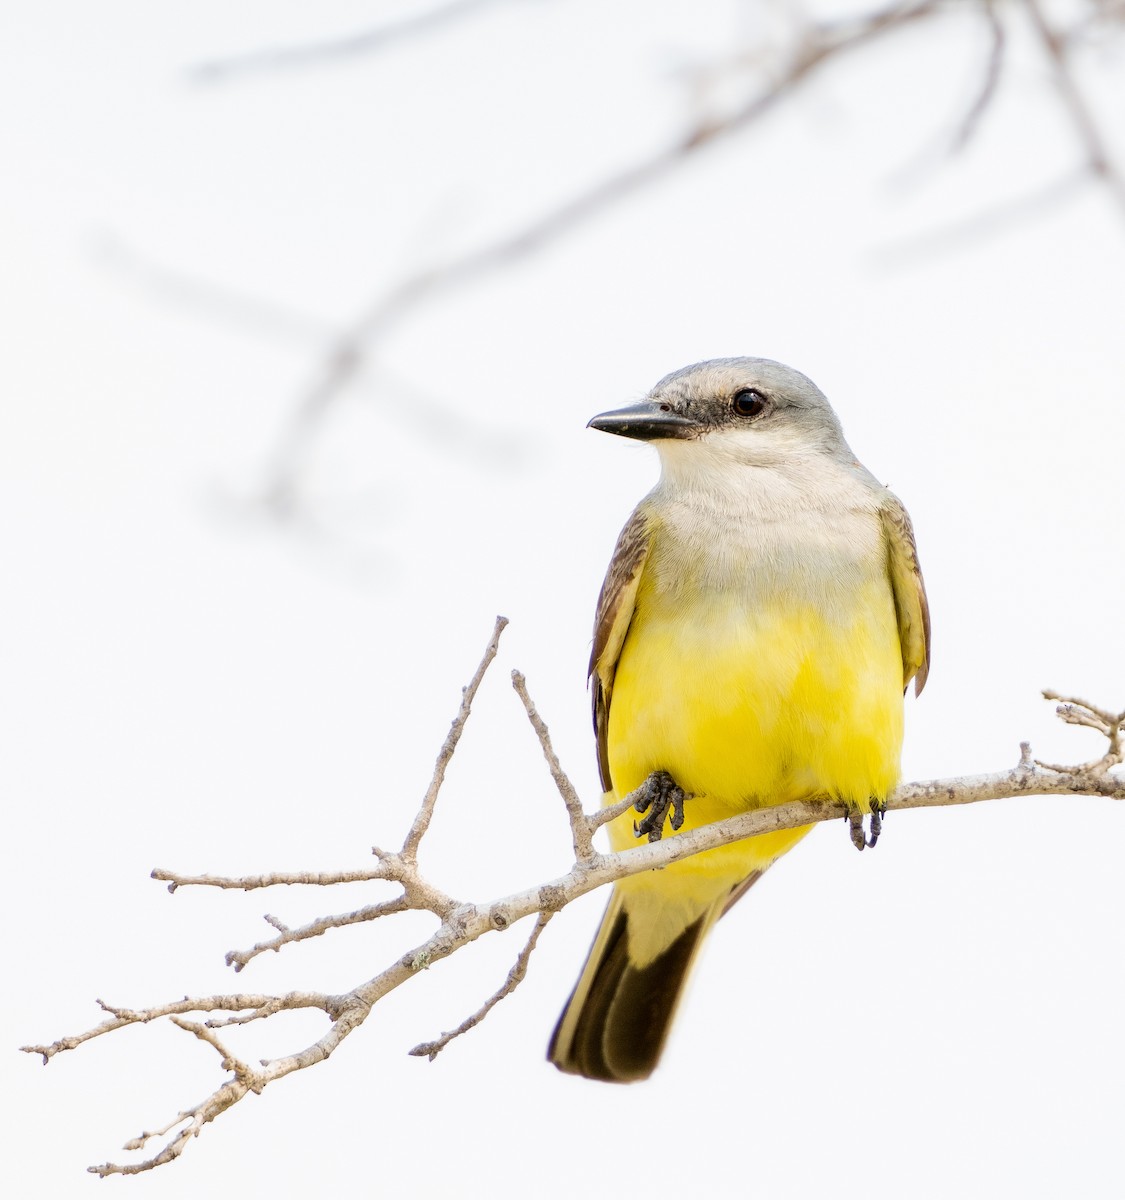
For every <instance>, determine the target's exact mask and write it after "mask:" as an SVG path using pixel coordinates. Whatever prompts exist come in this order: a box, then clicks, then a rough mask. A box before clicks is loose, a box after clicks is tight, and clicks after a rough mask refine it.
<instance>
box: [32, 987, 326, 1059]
mask: <svg viewBox="0 0 1125 1200" xmlns="http://www.w3.org/2000/svg"><path fill="white" fill-rule="evenodd" d="M98 1007H99V1008H100V1009H101V1010H102V1011H103V1012H107V1013H109V1014H110V1017H111V1019H110V1020H108V1021H103V1022H102V1024H101V1025H96V1026H95V1027H94V1028H93V1029H88V1030H86V1032H85V1033H80V1034H76V1035H74V1036H72V1037H63V1038H59V1039H58V1040H57V1041H54V1042H51V1043H50V1045H44V1046H21V1047H20V1049H21V1050H22V1051H23V1052H24V1053H25V1054H38V1055H40V1056H41V1057H42V1059H43V1065H44V1066H46V1065H47V1063H48V1062H49V1061H50V1060H51V1059H52V1058H54V1056H55V1055H56V1054H61V1053H62V1052H63V1051H64V1050H74V1049H77V1047H79V1046H81V1045H82V1043H83V1042H88V1041H90V1040H91V1039H92V1038H96V1037H101V1036H102V1034H105V1033H113V1032H114V1030H117V1029H124V1028H125V1027H126V1026H127V1025H147V1024H148V1023H149V1021H155V1020H157V1019H158V1018H160V1017H170V1016H174V1015H176V1014H180V1013H192V1012H240V1011H241V1010H243V1009H253V1010H255V1011H264V1010H266V1009H270V1010H272V1011H274V1012H280V1011H281V1010H282V1009H286V1010H296V1009H299V1008H319V1009H322V1010H323V1011H324V1012H326V1013H328V1014H329V1015H331V1013H332V1011H333V1005H332V1003H331V997H327V996H324V995H321V994H320V993H319V992H287V993H286V994H285V995H283V996H268V995H258V994H254V993H237V994H235V995H227V996H191V997H189V996H185V997H184V998H183V999H182V1000H173V1001H171V1002H170V1003H167V1004H158V1005H155V1006H154V1007H152V1008H141V1009H132V1008H117V1007H115V1006H114V1005H112V1004H106V1003H105V1001H103V1000H99V1001H98ZM247 1019H249V1018H247ZM228 1023H232V1022H226V1021H220V1022H216V1026H218V1025H221V1024H228Z"/></svg>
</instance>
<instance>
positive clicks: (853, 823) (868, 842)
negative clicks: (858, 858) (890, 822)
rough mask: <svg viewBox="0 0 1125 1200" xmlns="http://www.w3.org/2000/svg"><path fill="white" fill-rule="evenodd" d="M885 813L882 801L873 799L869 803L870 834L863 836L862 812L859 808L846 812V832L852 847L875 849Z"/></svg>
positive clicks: (881, 830)
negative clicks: (848, 833)
mask: <svg viewBox="0 0 1125 1200" xmlns="http://www.w3.org/2000/svg"><path fill="white" fill-rule="evenodd" d="M886 811H887V807H886V805H885V804H883V803H882V801H879V800H874V799H873V800H872V801H871V825H870V829H871V832H870V834H865V833H864V832H863V812H862V811H861V810H860V809H859V808H852V809H849V810H848V831H849V832H850V833H851V835H852V845H853V846H854V847H855V848H856V849H857V850H863V849H864V848H868V849H874V848H875V843H876V842H877V841H878V840H879V834H881V833H882V832H883V814H884V813H885V812H886Z"/></svg>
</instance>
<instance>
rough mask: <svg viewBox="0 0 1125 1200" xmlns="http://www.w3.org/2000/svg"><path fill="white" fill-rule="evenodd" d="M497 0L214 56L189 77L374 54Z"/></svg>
mask: <svg viewBox="0 0 1125 1200" xmlns="http://www.w3.org/2000/svg"><path fill="white" fill-rule="evenodd" d="M496 3H498V0H451V3H448V4H438V5H435V6H434V7H433V8H429V9H426V10H425V11H424V12H421V13H418V15H417V16H413V17H408V18H407V19H406V20H404V21H396V22H393V23H391V24H389V25H379V26H377V27H376V28H374V29H367V30H363V31H362V32H360V33H352V34H348V35H347V36H346V37H341V38H331V39H328V40H325V41H323V42H312V43H306V44H304V45H299V46H281V47H277V48H274V49H269V50H255V51H252V52H251V53H249V54H240V55H236V56H234V57H231V58H216V59H212V60H211V61H210V62H203V63H199V64H198V65H196V66H194V67H192V68H190V69H189V71H188V78H189V79H191V80H192V81H193V82H195V83H229V82H230V81H231V80H232V79H234V78H236V77H238V76H242V75H249V74H253V73H254V72H256V71H276V70H279V69H283V68H292V67H310V66H319V65H321V64H322V63H325V62H334V61H336V60H338V59H341V58H357V57H359V56H360V55H365V54H375V53H378V52H379V51H382V50H386V49H387V48H388V47H389V46H395V45H397V44H399V43H400V42H405V41H409V40H411V39H412V38H416V37H419V36H421V35H424V34H429V33H433V32H434V31H435V30H438V29H442V28H444V27H445V26H448V25H454V24H456V23H457V22H458V21H460V20H463V19H464V18H465V17H471V16H475V15H476V14H477V13H478V12H480V11H481V10H482V9H485V8H491V7H492V6H493V5H495V4H496Z"/></svg>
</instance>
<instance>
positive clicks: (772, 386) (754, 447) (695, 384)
mask: <svg viewBox="0 0 1125 1200" xmlns="http://www.w3.org/2000/svg"><path fill="white" fill-rule="evenodd" d="M590 425H591V426H592V427H593V428H594V429H601V430H604V431H605V432H606V433H616V434H620V435H622V436H624V437H631V438H638V439H640V440H642V441H650V442H653V443H655V445H656V448H657V449H658V450H659V451H660V452H661V457H662V458H663V459H665V461H666V462H667V461H668V460H669V458H676V459H679V458H680V457H681V456H684V457H691V458H695V457H697V456H701V455H703V456H706V457H709V458H710V457H721V458H722V459H724V460H726V461H731V462H736V463H741V464H745V465H748V466H771V465H774V464H777V463H780V462H784V461H786V460H791V459H794V458H798V457H800V458H804V457H807V456H809V455H811V454H828V455H832V456H841V455H842V454H847V455H849V456H850V454H851V452H850V451H849V450H848V448H847V444H846V443H845V441H844V435H843V431H842V430H841V428H840V422H839V420H838V419H837V417H836V414H835V413H834V412H833V411H832V407H831V405H830V404H829V403H828V401H827V400H826V399H825V396H824V393H823V392H822V391H821V390H820V389H819V388H818V387H817V386H816V384H815V383H813V381H812V380H811V379H809V378H807V377H806V376H804V375H802V374H801V373H800V372H799V371H794V370H793V368H792V367H786V366H784V365H783V364H781V363H778V362H773V361H771V360H770V359H768V358H713V359H711V360H710V361H709V362H701V363H695V364H693V365H692V366H690V367H683V368H681V369H680V370H679V371H673V372H672V373H671V375H665V376H664V378H663V379H662V380H661V381H660V382H659V383H658V384H657V385H656V386H655V387H654V388H653V389H652V391H651V392H649V394H648V396H647V397H646V398H645V399H644V400H642V401H641V402H640V403H639V404H634V405H631V406H630V407H628V408H622V409H617V410H615V411H613V412H607V413H601V414H600V415H598V416H596V417H594V419H593V420H592V421H591V422H590ZM696 447H698V448H696Z"/></svg>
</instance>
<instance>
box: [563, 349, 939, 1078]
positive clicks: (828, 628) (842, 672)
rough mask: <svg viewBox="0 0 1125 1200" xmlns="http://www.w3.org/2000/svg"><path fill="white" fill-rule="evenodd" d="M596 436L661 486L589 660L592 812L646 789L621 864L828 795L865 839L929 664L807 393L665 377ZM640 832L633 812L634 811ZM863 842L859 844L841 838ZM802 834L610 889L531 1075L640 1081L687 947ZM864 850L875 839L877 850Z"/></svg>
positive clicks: (683, 373)
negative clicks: (680, 837)
mask: <svg viewBox="0 0 1125 1200" xmlns="http://www.w3.org/2000/svg"><path fill="white" fill-rule="evenodd" d="M590 425H591V426H592V427H593V428H594V429H601V430H604V431H605V432H607V433H616V434H620V435H622V436H623V437H630V438H638V439H640V440H642V441H649V442H652V443H653V444H654V445H655V446H656V449H657V451H658V452H659V455H660V465H661V476H660V481H659V482H658V483H657V485H656V486H655V487H654V488H653V490H652V491H651V492H650V493H649V494H648V495H647V496H646V497H645V498H644V499H643V500H642V501H641V502H640V504H639V505H638V506H637V508H636V510H635V511H634V513H633V515H632V517H630V519H629V521H628V523H627V524H626V525H625V528H624V529H623V530H622V532H621V536H620V537H619V538H618V541H617V548H616V549H615V551H614V554H613V559H612V560H611V562H610V564H609V570H608V572H607V574H606V578H605V583H604V584H603V585H602V591H601V595H600V596H599V598H598V609H597V617H596V620H595V624H594V645H593V653H592V655H591V658H590V678H591V680H592V685H593V707H594V729H595V732H596V734H597V744H598V761H599V766H600V770H601V779H602V786H603V788H604V789H605V803H606V804H612V803H615V802H616V801H617V800H618V799H619V798H621V797H624V796H626V795H628V794H629V793H630V792H632V791H633V790H634V789H636V788H639V787H641V786H642V785H644V786H645V793H644V794H645V797H646V801H647V803H648V807H647V813H648V815H647V816H646V817H645V818H644V819H643V820H642V821H641V822H640V824H639V826H634V825H632V824H631V822H630V819H629V817H628V816H624V817H621V818H618V819H617V820H615V821H613V822H611V823H610V826H609V832H610V840H611V843H612V845H613V846H614V848H615V849H619V850H620V849H624V848H625V847H627V846H628V845H630V844H633V842H634V838H635V837H636V836H639V835H641V834H643V833H648V835H649V836H650V838H656V837H659V836H660V834H661V831H662V829H663V825H664V819H665V815H666V813H668V810H669V809H671V824H672V826H673V828H679V827H680V826H681V825H682V826H683V828H685V829H694V828H696V827H697V826H700V825H707V824H710V823H711V822H713V821H718V820H721V819H722V818H724V817H729V816H732V815H734V814H735V813H739V812H744V811H746V810H747V809H754V808H760V807H763V806H766V805H771V804H784V803H786V802H788V801H793V800H798V799H813V798H816V797H823V798H825V799H831V800H834V801H843V802H844V803H845V804H847V805H848V807H849V809H850V810H851V811H852V812H853V814H855V816H854V819H853V833H857V832H858V842H857V844H859V845H860V846H861V848H862V845H863V830H862V825H861V821H862V814H866V813H870V814H872V824H873V826H875V824H876V822H877V821H878V818H879V816H880V815H881V806H882V804H883V802H884V801H885V800H886V797H887V796H888V794H889V793H890V792H891V791H892V790H893V789H894V787H895V785H896V784H897V782H898V777H899V757H900V752H901V748H902V710H903V692H904V691H905V689H906V687H907V685H908V684H909V683H910V681H911V679H913V680H914V681H915V691H916V692H921V690H922V686H923V684H924V683H925V681H926V673H927V668H928V662H929V642H930V625H929V612H928V608H927V604H926V593H925V589H924V587H923V584H922V576H921V573H920V572H919V569H918V556H917V552H916V550H915V545H914V534H913V530H912V529H911V525H910V518H909V517H908V516H907V513H906V509H905V508H903V506H902V504H901V502H900V501H899V500H898V499H897V497H895V496H894V495H893V494H892V493H891V492H890V491H888V490H887V488H885V487H883V486H882V485H881V484H880V483H879V482H878V481H877V480H876V479H875V477H874V476H873V475H872V474H871V473H870V472H869V471H867V470H866V468H864V467H863V466H862V465H861V464H860V463H859V462H857V461H856V458H855V455H854V454H852V452H851V450H850V449H849V448H848V445H847V443H846V442H845V441H844V436H843V432H842V430H841V428H840V422H839V420H838V419H837V417H836V414H835V413H834V412H833V411H832V408H831V406H830V405H829V403H828V401H827V400H826V399H825V397H824V395H823V394H822V393H821V391H820V390H819V388H817V387H816V385H815V384H814V383H812V381H811V380H809V379H807V378H806V377H805V376H804V375H801V374H800V373H799V372H797V371H794V370H792V369H791V368H789V367H785V366H782V365H781V364H780V363H776V362H771V361H770V360H768V359H763V358H722V359H715V360H713V361H711V362H703V363H697V364H696V365H694V366H690V367H685V368H683V369H682V370H680V371H674V372H673V373H672V374H671V375H668V376H666V377H665V378H664V379H662V380H661V381H660V382H659V383H658V384H657V385H656V387H655V388H653V390H652V391H651V392H650V393H649V395H648V397H647V398H646V399H644V400H643V401H641V402H640V403H639V404H635V405H633V406H631V407H629V408H623V409H618V410H617V411H614V412H607V413H602V414H601V415H600V416H596V417H594V419H593V420H592V421H591V422H590ZM637 807H638V809H640V810H641V811H646V809H645V808H642V804H641V802H639V803H638V805H637ZM857 825H859V828H858V831H857V830H856V826H857ZM808 829H809V826H805V827H803V828H801V829H792V830H785V831H781V832H778V833H769V834H763V835H761V836H759V837H753V838H749V839H747V840H745V841H741V842H737V843H735V844H734V845H731V846H723V847H719V848H717V849H714V850H708V851H706V852H705V853H703V854H699V855H696V856H694V857H692V858H689V859H686V860H685V861H683V862H678V863H675V864H674V865H672V866H670V867H666V868H665V869H664V870H662V871H650V872H646V873H644V874H642V875H634V876H632V877H630V878H628V879H623V880H620V881H619V882H618V883H617V884H615V886H614V889H613V894H612V897H611V899H610V902H609V906H608V908H607V909H606V913H605V916H604V917H603V918H602V923H601V927H600V929H599V931H598V934H597V936H596V937H595V939H594V944H593V946H592V947H591V949H590V954H589V957H588V958H587V960H586V965H585V967H584V968H583V971H582V974H581V976H580V978H579V980H578V983H577V985H576V986H575V989H574V992H573V993H572V995H571V997H570V1000H569V1001H568V1003H567V1006H566V1008H565V1009H564V1010H563V1013H562V1016H561V1017H560V1018H559V1023H558V1025H557V1026H556V1027H555V1032H554V1035H553V1037H552V1039H551V1045H550V1048H549V1050H548V1056H549V1058H550V1059H551V1061H552V1062H554V1063H555V1065H556V1066H557V1067H559V1068H560V1069H561V1070H563V1071H569V1072H572V1073H574V1074H578V1075H585V1076H587V1077H588V1078H590V1079H604V1080H610V1081H617V1082H628V1081H631V1080H636V1079H645V1078H647V1077H648V1075H649V1074H651V1072H652V1070H653V1068H654V1067H655V1066H656V1064H657V1062H658V1060H659V1058H660V1053H661V1051H662V1049H663V1047H664V1043H665V1040H666V1038H667V1035H668V1029H669V1026H670V1024H671V1021H672V1017H673V1015H674V1013H675V1010H676V1005H677V1003H678V1001H679V998H680V994H681V991H682V989H683V985H684V981H685V979H686V978H687V975H688V972H689V970H690V968H691V965H692V962H693V960H694V959H695V956H696V954H697V952H698V950H699V946H700V944H701V942H702V940H703V937H704V935H705V934H706V933H707V931H708V930H709V929H710V928H711V926H712V925H713V924H714V922H715V921H716V920H717V919H718V918H719V917H720V916H721V915H722V914H723V913H724V912H726V910H727V909H728V908H729V907H730V906H731V905H732V904H733V903H734V902H735V901H736V900H737V899H738V898H739V897H740V896H742V895H743V894H744V893H745V891H746V890H747V888H749V887H750V885H751V884H752V883H754V881H755V880H757V879H758V878H759V876H760V875H761V874H762V872H763V871H765V869H766V868H767V867H768V866H769V865H770V864H771V863H772V862H773V861H774V860H775V859H777V858H778V857H779V856H780V855H782V854H784V853H785V852H786V851H787V850H789V849H790V848H791V847H792V846H793V845H794V844H795V843H796V842H798V841H799V840H800V839H801V838H802V837H803V836H804V834H805V833H807V832H808ZM872 833H873V835H874V834H875V833H876V829H875V828H873V830H872Z"/></svg>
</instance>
